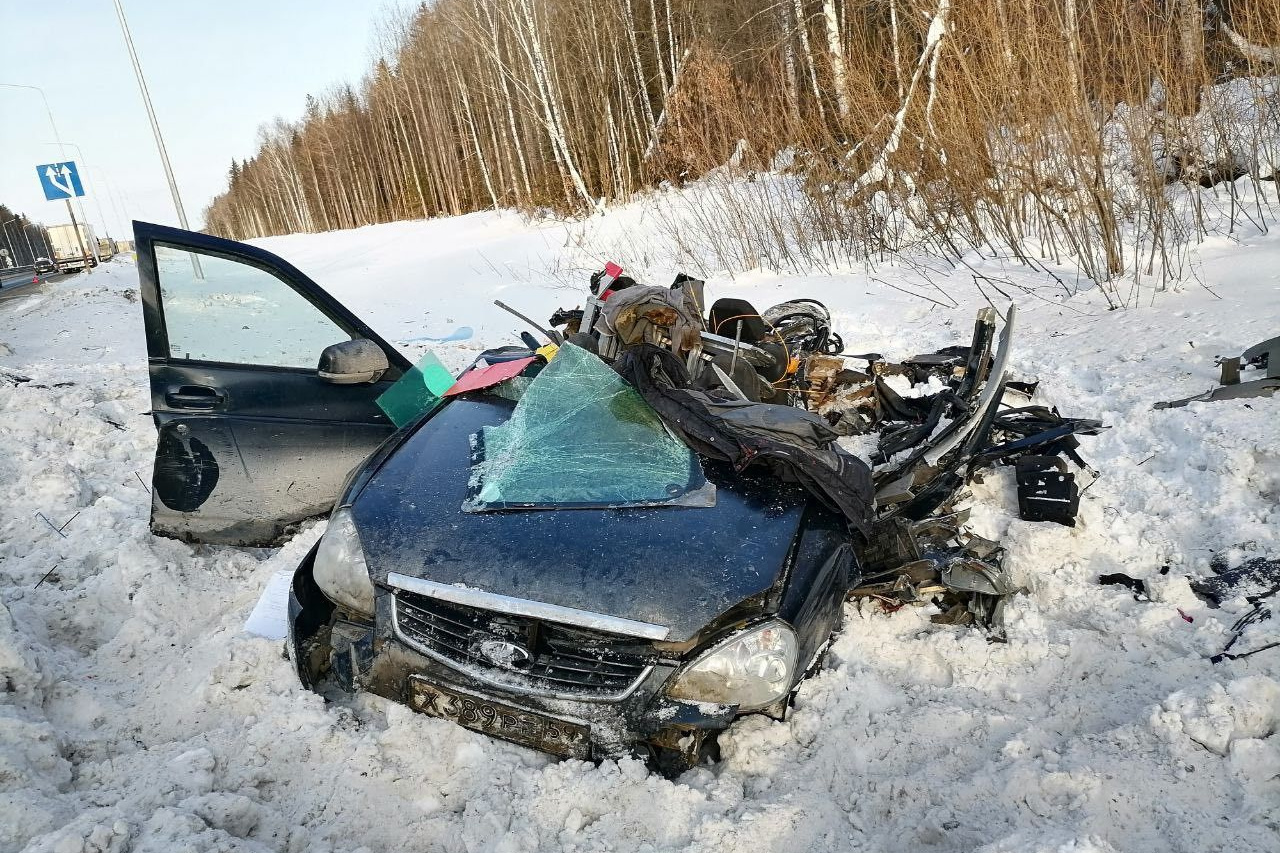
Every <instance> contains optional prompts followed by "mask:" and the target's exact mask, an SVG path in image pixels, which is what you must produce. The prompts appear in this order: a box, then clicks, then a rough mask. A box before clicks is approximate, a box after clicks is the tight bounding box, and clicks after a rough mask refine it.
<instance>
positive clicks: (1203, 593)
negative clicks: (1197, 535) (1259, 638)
mask: <svg viewBox="0 0 1280 853" xmlns="http://www.w3.org/2000/svg"><path fill="white" fill-rule="evenodd" d="M1209 568H1211V569H1212V570H1213V572H1214V574H1212V575H1210V576H1209V577H1198V578H1191V579H1190V580H1191V589H1192V591H1193V592H1195V593H1196V595H1198V596H1200V597H1201V598H1203V599H1204V600H1205V601H1206V602H1208V603H1209V605H1210V606H1213V607H1218V606H1221V605H1222V604H1223V603H1224V602H1226V601H1227V600H1229V599H1232V598H1239V597H1243V598H1244V599H1245V601H1247V602H1248V603H1249V604H1250V605H1252V607H1251V609H1250V610H1249V611H1248V612H1247V613H1245V614H1244V615H1243V616H1241V617H1240V618H1239V619H1237V620H1236V621H1235V624H1233V625H1232V626H1231V639H1230V640H1228V641H1227V644H1226V645H1225V646H1224V647H1223V649H1222V651H1221V652H1219V653H1218V654H1216V655H1213V656H1212V657H1210V658H1209V660H1210V661H1211V662H1213V663H1220V662H1222V661H1223V660H1237V659H1239V658H1247V657H1249V656H1250V655H1255V654H1257V653H1258V652H1263V651H1266V650H1268V649H1273V648H1276V647H1277V646H1280V641H1276V642H1270V643H1266V644H1264V645H1261V646H1258V647H1257V648H1254V649H1252V650H1251V651H1247V652H1239V653H1236V654H1231V653H1230V652H1231V649H1232V648H1234V647H1235V645H1236V643H1237V642H1238V641H1239V640H1240V639H1241V638H1242V637H1244V636H1245V634H1246V633H1247V632H1248V630H1249V628H1250V627H1251V626H1254V625H1258V624H1260V623H1262V622H1266V621H1268V620H1270V619H1271V616H1272V605H1273V602H1272V599H1274V598H1275V596H1276V595H1277V594H1278V593H1280V559H1276V558H1270V557H1254V558H1252V559H1249V560H1245V561H1244V562H1242V563H1240V564H1239V565H1237V566H1229V565H1228V564H1227V561H1226V559H1225V558H1224V557H1223V556H1222V555H1218V556H1217V557H1215V558H1214V559H1213V560H1212V561H1211V562H1210V563H1209Z"/></svg>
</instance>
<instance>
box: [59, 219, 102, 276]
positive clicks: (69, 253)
mask: <svg viewBox="0 0 1280 853" xmlns="http://www.w3.org/2000/svg"><path fill="white" fill-rule="evenodd" d="M77 227H78V228H79V229H80V234H79V236H77V235H76V229H77ZM47 232H48V235H49V248H51V249H53V263H54V264H55V265H56V266H57V267H58V272H71V271H72V270H80V269H85V268H88V267H96V266H97V265H98V259H97V258H96V257H95V256H94V254H93V247H94V246H96V245H97V242H98V238H97V237H95V236H94V234H93V227H92V226H90V225H87V224H85V223H83V222H80V223H77V224H76V225H71V224H67V225H50V226H49V228H48V229H47Z"/></svg>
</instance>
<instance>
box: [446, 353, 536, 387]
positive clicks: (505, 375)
mask: <svg viewBox="0 0 1280 853" xmlns="http://www.w3.org/2000/svg"><path fill="white" fill-rule="evenodd" d="M536 360H537V356H530V357H529V358H518V359H516V360H515V361H500V362H498V363H497V364H491V365H489V366H488V367H479V368H473V369H471V370H468V371H467V372H466V373H464V374H462V377H461V378H460V379H458V381H457V382H455V383H453V387H452V388H450V389H449V390H448V391H445V392H444V396H446V397H453V396H456V395H458V394H462V393H464V392H467V391H479V390H480V389H481V388H492V387H493V386H494V385H497V384H498V383H499V382H502V381H503V380H505V379H510V378H511V377H513V376H519V375H520V374H521V373H522V372H523V371H524V369H525V368H526V367H528V366H529V365H530V364H532V363H533V362H534V361H536Z"/></svg>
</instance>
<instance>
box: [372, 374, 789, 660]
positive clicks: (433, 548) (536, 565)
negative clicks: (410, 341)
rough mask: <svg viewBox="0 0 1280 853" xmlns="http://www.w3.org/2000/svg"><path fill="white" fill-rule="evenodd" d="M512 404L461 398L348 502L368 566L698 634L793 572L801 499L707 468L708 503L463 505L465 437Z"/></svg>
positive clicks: (503, 416) (497, 420)
mask: <svg viewBox="0 0 1280 853" xmlns="http://www.w3.org/2000/svg"><path fill="white" fill-rule="evenodd" d="M512 408H513V404H512V403H511V402H509V401H507V400H503V399H500V398H497V397H493V396H490V395H469V396H466V397H462V398H459V399H456V400H454V401H453V402H451V403H449V404H447V405H446V406H444V407H443V408H442V409H440V410H439V411H437V412H436V413H435V414H434V415H433V416H432V417H431V418H429V419H428V420H427V421H425V422H424V423H422V424H421V425H420V426H419V427H418V428H417V429H416V431H415V432H414V433H413V434H412V435H411V436H409V437H408V438H407V439H405V440H404V441H403V442H402V443H401V444H400V445H399V446H398V447H397V448H396V449H395V450H394V451H393V452H392V453H391V454H390V455H389V456H388V457H387V458H386V459H385V460H383V461H382V462H381V464H380V466H379V467H378V469H377V470H376V471H375V472H374V473H373V474H372V476H371V477H370V478H369V479H368V481H367V482H366V484H365V485H364V487H363V488H362V489H361V490H360V491H359V493H358V494H357V496H356V497H355V500H354V502H353V504H352V514H353V515H354V518H355V522H356V527H357V529H358V530H359V532H360V537H361V541H362V543H363V545H364V550H365V555H366V558H367V560H368V563H369V571H370V573H371V575H372V576H373V580H374V582H375V583H378V584H385V583H386V580H387V576H388V575H389V574H390V573H392V572H395V573H398V574H401V575H407V576H409V577H413V578H422V579H425V580H430V581H435V582H437V583H443V584H450V585H463V586H466V587H469V588H472V589H479V590H484V591H486V592H491V593H497V594H500V595H505V596H510V597H514V598H519V599H526V600H530V601H538V602H544V603H548V604H555V605H560V606H563V607H572V608H575V609H578V610H585V611H589V612H593V613H602V614H606V615H609V616H617V617H622V618H624V619H630V620H634V621H638V622H646V623H650V624H654V625H661V626H664V627H666V628H668V629H669V631H670V633H669V635H668V638H667V639H669V640H670V641H673V642H682V641H685V640H688V639H691V638H692V637H694V636H695V635H696V634H697V633H698V632H699V631H700V630H702V629H703V628H705V627H706V626H707V625H708V624H710V623H711V622H713V621H714V620H715V619H716V617H718V616H720V615H721V614H723V613H724V612H725V611H727V610H729V609H730V608H731V607H733V606H734V605H736V604H738V603H739V602H742V601H743V600H745V599H747V598H750V597H751V596H754V595H757V594H759V593H762V592H764V591H766V590H768V589H769V588H770V587H772V586H773V585H774V584H775V583H776V582H777V580H778V577H779V575H780V574H781V572H782V571H783V568H784V566H785V563H786V560H787V555H788V553H789V552H790V550H791V545H792V542H793V541H794V539H795V536H796V534H797V532H798V530H799V527H800V524H801V519H802V516H803V515H804V509H805V506H806V504H807V497H806V495H805V493H804V492H802V491H801V490H799V489H793V488H783V489H781V490H779V488H778V484H777V481H776V480H773V481H771V482H768V483H766V482H765V481H763V480H760V479H756V478H754V477H739V476H735V475H733V474H732V473H731V472H728V471H725V470H722V469H719V468H716V467H712V468H708V469H707V471H706V473H707V477H708V479H709V480H711V481H712V482H714V483H715V484H716V487H717V495H716V504H715V506H713V507H700V508H691V507H646V508H627V509H541V510H516V511H504V512H486V513H465V512H463V511H462V504H463V501H464V499H465V498H466V495H467V484H468V479H469V476H470V466H471V460H470V437H471V435H472V434H473V433H475V432H476V431H477V430H479V429H480V428H481V427H482V426H496V425H498V424H501V423H503V422H504V421H506V420H507V418H508V417H509V416H510V414H511V410H512Z"/></svg>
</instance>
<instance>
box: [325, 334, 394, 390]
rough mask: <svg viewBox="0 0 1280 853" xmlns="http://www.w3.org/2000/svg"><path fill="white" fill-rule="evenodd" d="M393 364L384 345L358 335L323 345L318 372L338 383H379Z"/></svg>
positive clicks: (326, 379) (328, 379) (326, 380)
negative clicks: (381, 345)
mask: <svg viewBox="0 0 1280 853" xmlns="http://www.w3.org/2000/svg"><path fill="white" fill-rule="evenodd" d="M390 366H391V365H390V364H389V363H388V362H387V354H386V353H385V352H383V351H382V347H380V346H378V345H377V344H375V343H374V342H373V341H369V340H365V339H364V338H356V339H355V340H354V341H343V342H342V343H340V344H334V345H332V346H328V347H325V348H324V352H322V353H320V363H319V364H318V365H316V373H317V374H319V376H320V378H321V379H323V380H324V381H325V382H332V383H333V384H335V385H359V384H361V383H363V382H377V381H378V379H379V378H380V377H381V376H382V374H383V373H385V372H386V370H387V368H388V367H390Z"/></svg>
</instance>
